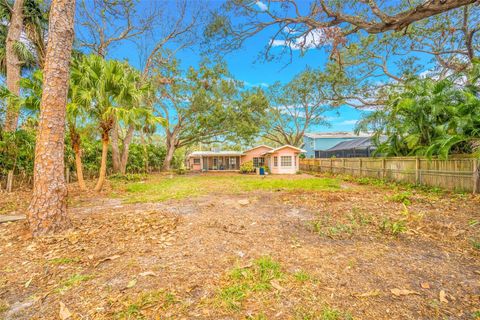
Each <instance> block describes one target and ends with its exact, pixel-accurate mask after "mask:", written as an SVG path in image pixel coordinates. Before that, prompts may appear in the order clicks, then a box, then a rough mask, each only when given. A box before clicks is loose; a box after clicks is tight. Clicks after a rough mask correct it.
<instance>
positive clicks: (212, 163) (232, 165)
mask: <svg viewBox="0 0 480 320" xmlns="http://www.w3.org/2000/svg"><path fill="white" fill-rule="evenodd" d="M200 162H201V168H202V170H203V171H215V170H217V171H222V170H225V171H226V170H228V171H235V170H240V156H202V157H201V158H200Z"/></svg>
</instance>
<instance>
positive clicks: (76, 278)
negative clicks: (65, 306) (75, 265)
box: [56, 273, 93, 293]
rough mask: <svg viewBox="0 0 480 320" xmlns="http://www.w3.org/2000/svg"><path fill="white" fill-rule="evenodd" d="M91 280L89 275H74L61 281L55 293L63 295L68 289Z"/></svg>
mask: <svg viewBox="0 0 480 320" xmlns="http://www.w3.org/2000/svg"><path fill="white" fill-rule="evenodd" d="M92 278H93V276H91V275H85V274H79V273H76V274H74V275H72V276H70V277H69V278H68V279H66V280H64V281H62V282H61V283H60V285H59V287H58V288H57V290H56V292H58V293H64V292H65V291H67V290H68V289H70V288H72V287H74V286H76V285H78V284H79V283H81V282H84V281H88V280H90V279H92Z"/></svg>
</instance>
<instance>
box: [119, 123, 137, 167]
mask: <svg viewBox="0 0 480 320" xmlns="http://www.w3.org/2000/svg"><path fill="white" fill-rule="evenodd" d="M134 131H135V128H134V127H133V126H132V125H131V126H129V127H128V130H127V134H126V135H125V139H123V148H122V158H121V159H120V172H121V173H122V174H125V173H126V172H127V163H128V150H129V148H130V143H131V142H132V139H133V132H134Z"/></svg>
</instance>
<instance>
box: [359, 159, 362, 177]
mask: <svg viewBox="0 0 480 320" xmlns="http://www.w3.org/2000/svg"><path fill="white" fill-rule="evenodd" d="M358 161H359V164H358V167H359V171H358V175H359V176H360V177H361V176H362V158H358Z"/></svg>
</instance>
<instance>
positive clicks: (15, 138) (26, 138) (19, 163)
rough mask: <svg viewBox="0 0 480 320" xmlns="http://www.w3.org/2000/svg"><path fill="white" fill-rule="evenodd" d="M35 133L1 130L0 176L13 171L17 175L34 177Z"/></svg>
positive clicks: (30, 131)
mask: <svg viewBox="0 0 480 320" xmlns="http://www.w3.org/2000/svg"><path fill="white" fill-rule="evenodd" d="M34 156H35V133H34V131H33V130H23V129H20V130H17V131H16V132H2V131H1V130H0V176H4V175H6V174H7V173H8V171H10V170H13V171H14V173H15V174H18V173H22V174H24V175H26V176H32V175H33V160H34Z"/></svg>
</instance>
